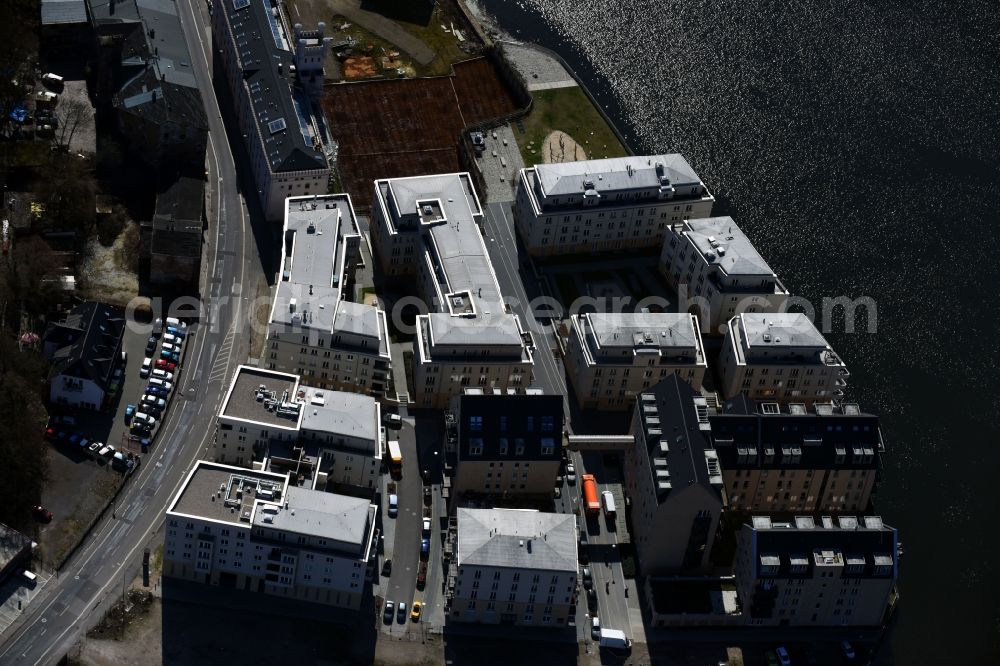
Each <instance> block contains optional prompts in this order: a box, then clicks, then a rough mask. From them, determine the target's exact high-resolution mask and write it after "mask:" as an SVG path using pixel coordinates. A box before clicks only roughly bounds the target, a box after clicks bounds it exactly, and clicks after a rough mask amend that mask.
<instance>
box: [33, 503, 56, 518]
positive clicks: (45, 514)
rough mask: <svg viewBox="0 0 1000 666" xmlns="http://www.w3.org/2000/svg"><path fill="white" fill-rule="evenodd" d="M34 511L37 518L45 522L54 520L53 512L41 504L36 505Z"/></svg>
mask: <svg viewBox="0 0 1000 666" xmlns="http://www.w3.org/2000/svg"><path fill="white" fill-rule="evenodd" d="M32 513H34V514H35V520H38V521H41V522H43V523H48V522H50V521H51V520H52V512H51V511H49V510H48V509H46V508H45V507H44V506H42V505H41V504H39V505H38V506H36V507H35V508H34V509H33V510H32Z"/></svg>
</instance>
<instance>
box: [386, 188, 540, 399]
mask: <svg viewBox="0 0 1000 666" xmlns="http://www.w3.org/2000/svg"><path fill="white" fill-rule="evenodd" d="M482 219H483V211H482V207H481V206H480V203H479V197H478V196H477V195H476V191H475V188H474V187H473V185H472V180H471V178H470V177H469V174H468V173H452V174H440V175H432V176H418V177H414V178H391V179H386V180H378V181H376V182H375V198H374V201H373V203H372V220H371V239H372V244H373V246H374V251H375V253H376V254H377V255H378V258H379V262H380V263H381V265H382V268H383V271H384V273H385V274H386V275H387V276H389V277H393V278H398V279H405V278H408V277H410V276H413V277H416V279H417V282H418V284H419V293H420V294H421V295H422V297H423V299H424V303H425V306H426V310H427V314H422V315H419V316H417V320H416V328H417V331H416V340H415V341H414V351H413V354H414V358H413V366H414V367H413V381H414V384H413V387H411V390H412V392H413V398H414V400H415V402H416V405H417V406H418V407H430V408H437V409H444V408H446V407H447V406H448V404H449V402H450V400H451V398H452V397H453V396H456V395H459V394H461V393H462V391H463V390H464V389H465V388H466V387H468V386H476V387H479V388H481V389H482V390H483V392H484V393H506V392H507V391H508V389H512V390H515V391H519V390H523V389H524V388H527V387H528V385H530V384H531V382H532V367H533V359H532V355H531V350H530V347H529V344H528V340H529V339H530V336H529V335H528V334H527V333H526V332H525V330H524V328H523V327H522V324H521V320H520V318H518V317H517V315H514V314H511V313H509V312H508V311H507V307H506V305H505V303H504V300H503V296H502V295H501V293H500V286H499V284H498V283H497V278H496V274H495V273H494V271H493V265H492V263H491V262H490V258H489V254H488V252H487V250H486V244H485V243H484V242H483V236H482V232H481V226H482Z"/></svg>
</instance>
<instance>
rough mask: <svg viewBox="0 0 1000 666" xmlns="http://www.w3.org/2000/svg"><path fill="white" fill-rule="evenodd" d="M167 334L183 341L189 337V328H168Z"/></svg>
mask: <svg viewBox="0 0 1000 666" xmlns="http://www.w3.org/2000/svg"><path fill="white" fill-rule="evenodd" d="M167 333H169V334H170V335H173V336H175V337H178V338H181V339H183V338H184V337H185V336H186V335H187V327H185V328H180V327H179V326H167Z"/></svg>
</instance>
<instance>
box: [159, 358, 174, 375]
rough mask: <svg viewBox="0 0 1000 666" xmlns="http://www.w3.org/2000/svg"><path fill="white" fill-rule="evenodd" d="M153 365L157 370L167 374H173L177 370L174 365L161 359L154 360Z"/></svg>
mask: <svg viewBox="0 0 1000 666" xmlns="http://www.w3.org/2000/svg"><path fill="white" fill-rule="evenodd" d="M155 365H156V368H157V369H158V370H166V371H167V372H173V371H174V370H176V369H177V364H176V363H173V362H171V361H168V360H166V359H163V358H158V359H156V364H155Z"/></svg>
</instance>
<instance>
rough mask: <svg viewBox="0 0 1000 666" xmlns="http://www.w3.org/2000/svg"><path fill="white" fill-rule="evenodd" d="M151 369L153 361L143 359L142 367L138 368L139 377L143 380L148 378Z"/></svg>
mask: <svg viewBox="0 0 1000 666" xmlns="http://www.w3.org/2000/svg"><path fill="white" fill-rule="evenodd" d="M152 367H153V359H151V358H144V359H143V360H142V367H141V368H139V376H140V377H142V378H143V379H145V378H146V377H149V371H150V370H151V369H152Z"/></svg>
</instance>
